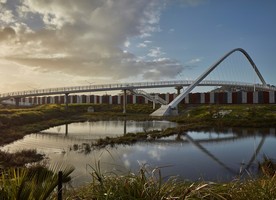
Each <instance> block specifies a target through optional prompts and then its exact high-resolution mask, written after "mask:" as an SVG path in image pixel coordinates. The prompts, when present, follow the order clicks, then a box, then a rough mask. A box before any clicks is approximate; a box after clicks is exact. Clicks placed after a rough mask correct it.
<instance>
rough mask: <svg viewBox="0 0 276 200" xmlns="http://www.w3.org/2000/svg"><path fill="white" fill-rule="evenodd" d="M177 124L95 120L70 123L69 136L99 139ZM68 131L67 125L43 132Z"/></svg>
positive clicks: (60, 132)
mask: <svg viewBox="0 0 276 200" xmlns="http://www.w3.org/2000/svg"><path fill="white" fill-rule="evenodd" d="M175 126H177V124H176V123H173V122H168V121H126V122H125V121H95V122H82V123H72V124H68V136H70V137H77V138H82V139H98V138H100V137H106V136H109V137H115V136H120V135H123V134H124V130H125V129H126V133H137V132H143V131H150V130H153V129H157V130H162V129H166V128H170V127H175ZM65 132H66V127H65V125H61V126H56V127H52V128H49V129H47V130H45V131H42V133H48V134H61V135H64V134H65Z"/></svg>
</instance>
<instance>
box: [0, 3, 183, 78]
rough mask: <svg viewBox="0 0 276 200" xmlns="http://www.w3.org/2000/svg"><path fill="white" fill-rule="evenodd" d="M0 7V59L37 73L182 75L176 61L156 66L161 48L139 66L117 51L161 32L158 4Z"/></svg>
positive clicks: (18, 5)
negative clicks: (131, 40) (141, 38)
mask: <svg viewBox="0 0 276 200" xmlns="http://www.w3.org/2000/svg"><path fill="white" fill-rule="evenodd" d="M1 2H2V4H3V5H4V6H3V8H4V11H5V13H7V15H6V16H5V18H1V17H0V22H1V24H4V25H5V27H0V28H1V29H0V30H1V31H0V48H2V51H0V57H2V58H5V59H8V60H11V61H14V62H17V63H20V64H22V65H24V66H29V67H30V68H32V69H35V70H36V71H38V72H41V73H45V72H51V71H54V72H60V73H65V74H68V75H76V76H83V77H110V78H111V79H113V80H118V79H124V78H128V77H131V76H142V77H143V78H144V79H152V77H153V78H156V79H158V78H161V77H173V76H174V75H175V73H174V71H178V72H179V70H183V69H184V67H183V66H182V65H181V64H180V63H179V62H177V61H175V60H170V59H166V60H157V58H160V57H162V56H163V55H164V54H165V53H164V52H162V51H161V48H160V47H156V48H153V49H151V50H150V52H149V54H148V56H149V57H151V58H152V59H155V60H141V59H140V58H138V57H136V56H135V55H133V54H131V53H129V52H127V51H124V50H123V49H121V47H129V45H130V42H129V38H132V37H148V36H150V35H151V34H152V33H154V32H156V31H158V30H160V29H159V26H158V24H159V20H160V14H161V11H162V9H163V6H164V4H163V3H161V2H162V1H159V0H151V1H148V0H140V1H129V0H116V1H115V0H114V1H112V0H102V1H91V0H82V1H76V0H55V1H45V0H21V1H19V0H14V1H13V2H17V5H13V6H9V5H8V2H9V1H3V0H2V1H1ZM1 16H4V15H3V14H1ZM11 38H15V39H14V41H13V43H12V44H11V43H10V42H8V40H10V39H11ZM149 43H151V41H149V40H146V41H144V42H143V43H141V45H142V44H144V46H145V45H147V44H149ZM141 47H142V46H141ZM166 68H169V69H166Z"/></svg>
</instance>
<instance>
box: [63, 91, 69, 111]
mask: <svg viewBox="0 0 276 200" xmlns="http://www.w3.org/2000/svg"><path fill="white" fill-rule="evenodd" d="M64 100H65V109H68V104H69V93H65V99H64Z"/></svg>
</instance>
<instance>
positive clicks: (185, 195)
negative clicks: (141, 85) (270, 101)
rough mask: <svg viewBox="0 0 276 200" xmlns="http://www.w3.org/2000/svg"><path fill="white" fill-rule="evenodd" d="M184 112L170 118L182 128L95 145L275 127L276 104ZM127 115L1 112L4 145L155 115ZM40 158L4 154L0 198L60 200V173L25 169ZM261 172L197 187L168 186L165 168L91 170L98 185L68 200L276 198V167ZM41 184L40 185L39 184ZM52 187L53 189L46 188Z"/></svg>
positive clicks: (44, 109)
mask: <svg viewBox="0 0 276 200" xmlns="http://www.w3.org/2000/svg"><path fill="white" fill-rule="evenodd" d="M88 106H93V108H94V110H95V112H93V113H88V112H87V108H88ZM179 110H180V113H181V114H180V115H179V116H174V117H169V118H167V119H168V120H170V121H175V122H178V123H181V124H182V125H181V126H179V127H177V128H174V129H167V130H164V131H151V132H146V131H145V132H143V133H138V134H126V135H124V136H122V137H118V138H108V137H107V138H105V139H99V140H98V142H97V143H96V144H95V145H96V146H98V147H103V146H106V145H113V144H129V143H133V142H136V141H139V140H145V139H147V138H148V136H150V138H158V137H163V136H168V135H172V134H180V133H182V132H183V131H187V130H193V129H203V128H208V127H214V128H220V127H266V128H268V127H276V106H275V105H200V106H194V107H186V108H185V107H180V108H179ZM127 112H128V113H127V114H123V113H122V107H121V106H120V105H116V106H114V105H83V104H82V105H71V106H70V107H69V109H65V107H64V106H63V105H43V106H38V107H33V108H23V109H22V108H21V109H18V108H0V146H1V145H4V144H7V143H10V142H12V141H15V140H18V139H20V138H22V137H23V136H24V135H26V134H29V133H34V132H38V131H41V130H44V129H46V128H49V127H52V126H57V125H61V124H66V123H71V122H79V121H87V120H90V121H94V120H107V119H128V120H152V119H153V118H150V117H149V114H150V113H151V112H153V110H152V107H151V105H128V106H127ZM23 158H24V159H23ZM41 159H42V155H38V154H37V153H36V152H35V151H25V152H24V151H23V152H18V153H15V154H10V153H7V152H1V151H0V168H2V170H0V172H2V173H1V175H0V193H1V195H0V199H47V198H53V199H55V197H53V196H52V195H53V193H52V192H53V191H54V189H55V187H56V185H57V182H56V179H57V174H56V173H53V172H50V173H48V172H47V173H41V171H40V169H39V170H38V169H37V170H30V169H27V168H25V167H24V165H25V164H26V163H30V162H35V161H37V160H41ZM12 167H17V168H12ZM18 167H20V168H18ZM22 167H23V168H22ZM260 170H261V171H263V174H264V175H262V176H260V177H258V178H253V177H252V178H249V179H247V180H241V179H237V180H233V181H232V182H230V183H209V182H204V181H201V182H193V183H192V182H186V181H180V180H178V179H177V178H175V177H171V178H170V179H169V180H166V181H164V180H163V179H162V176H161V171H160V169H153V170H150V171H149V170H148V169H146V168H142V169H141V170H140V171H139V173H138V174H136V175H135V174H132V173H129V174H127V175H124V176H120V175H114V174H102V173H101V171H100V165H98V167H97V168H96V169H94V168H92V173H91V175H92V177H93V181H92V182H91V183H90V184H88V185H86V186H84V187H81V188H75V189H70V190H69V191H67V192H66V195H67V196H66V199H275V198H276V175H275V164H273V163H272V162H271V160H269V159H265V160H264V163H263V164H262V165H260ZM71 172H72V169H70V170H67V171H66V176H69V174H70V173H71ZM37 173H39V174H41V175H43V178H42V179H40V178H38V177H39V175H38V174H37ZM45 174H46V175H45ZM22 176H23V178H22ZM34 177H36V178H34ZM48 177H49V179H48ZM38 180H39V181H41V184H38ZM42 180H43V181H42ZM50 182H52V183H53V184H52V185H51V184H50ZM47 185H48V186H49V188H50V189H46V188H47V187H48V186H47ZM45 187H46V188H45ZM23 188H27V189H26V190H25V189H24V191H25V192H23ZM34 191H38V192H36V193H35V192H34ZM39 191H40V192H39ZM43 191H44V192H45V193H43ZM22 195H23V196H22ZM24 195H26V196H24Z"/></svg>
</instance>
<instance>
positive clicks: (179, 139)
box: [43, 120, 275, 175]
mask: <svg viewBox="0 0 276 200" xmlns="http://www.w3.org/2000/svg"><path fill="white" fill-rule="evenodd" d="M126 121H127V120H125V121H124V134H122V135H125V134H127V128H126ZM64 126H65V129H64V130H65V132H64V137H62V138H61V136H60V135H61V133H58V134H57V133H50V132H43V135H45V136H47V135H48V136H49V137H56V138H59V139H61V140H70V141H75V142H81V143H82V144H81V145H79V148H77V149H75V150H80V149H85V147H86V146H87V145H92V143H93V141H94V142H96V139H95V140H91V139H80V138H77V137H76V136H73V137H71V136H70V130H68V124H66V125H64ZM224 130H225V131H223V130H220V134H217V137H213V136H212V137H209V138H208V137H206V138H197V139H195V138H193V137H192V136H191V135H190V133H189V132H185V133H182V134H178V135H174V137H173V136H170V137H164V138H161V139H154V138H151V139H149V140H145V141H140V142H142V143H144V142H149V143H151V144H153V145H158V146H171V145H172V146H174V147H176V146H178V145H179V146H183V145H185V144H192V145H193V146H194V147H196V148H197V149H198V150H200V151H201V152H202V153H203V154H205V155H207V156H208V157H209V158H210V159H211V160H213V161H214V162H216V163H217V164H218V165H220V166H221V167H223V168H224V169H226V170H227V171H229V172H230V173H231V174H233V175H240V174H242V173H243V172H244V171H246V170H248V169H249V168H250V167H251V166H252V164H253V163H254V161H255V160H256V158H257V156H258V154H259V152H260V150H261V149H262V146H263V144H264V142H265V139H266V136H267V135H274V136H275V129H274V128H270V129H267V130H266V134H259V136H260V137H261V140H260V142H259V144H258V145H257V148H255V151H254V152H253V153H252V156H251V157H250V159H249V161H248V163H244V165H242V163H241V166H240V167H242V170H240V169H239V170H237V169H233V168H231V167H229V166H227V164H225V163H224V162H222V161H221V160H220V159H219V158H218V157H216V156H215V155H214V154H213V153H212V152H210V151H209V150H208V149H207V148H206V147H204V146H203V144H208V143H221V142H234V141H238V140H242V139H244V138H248V137H252V134H253V135H254V136H255V134H256V132H255V130H254V129H242V130H241V131H237V132H235V130H238V129H224ZM213 131H215V130H213ZM223 132H224V133H223ZM205 133H206V132H205ZM206 135H208V132H207V133H206ZM220 135H221V136H222V137H220ZM228 135H230V136H228ZM104 137H105V136H104ZM82 145H83V146H84V147H83V148H82V147H81V146H82ZM71 149H73V150H74V148H71Z"/></svg>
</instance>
